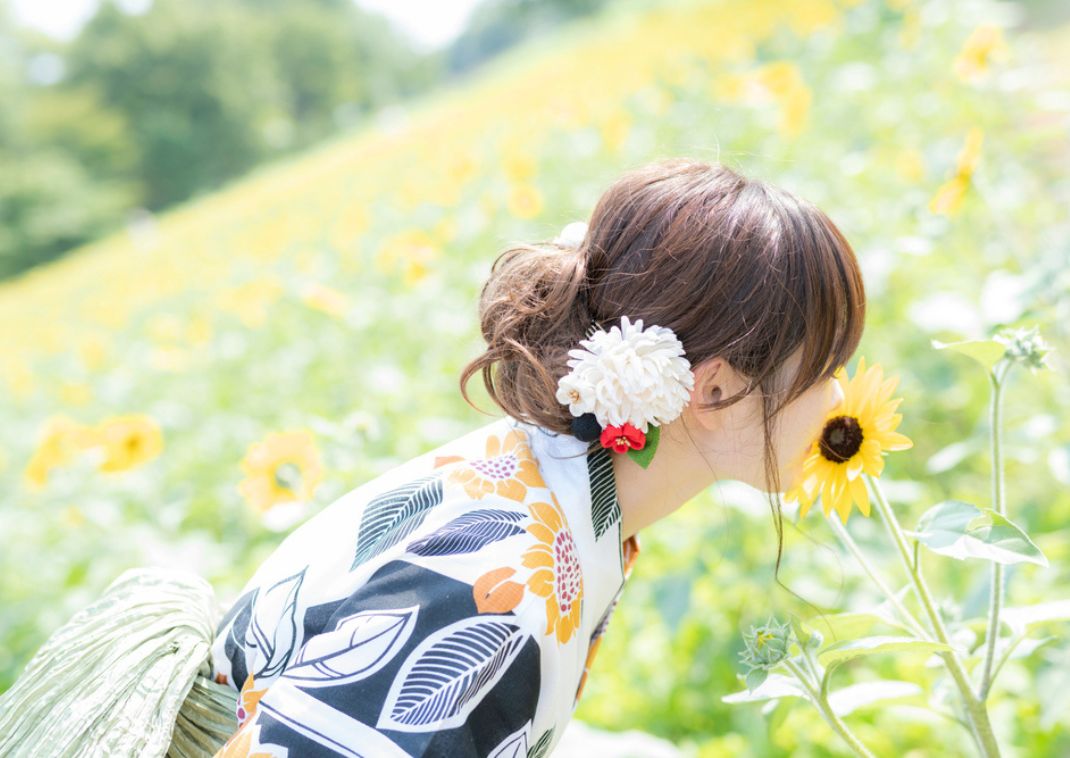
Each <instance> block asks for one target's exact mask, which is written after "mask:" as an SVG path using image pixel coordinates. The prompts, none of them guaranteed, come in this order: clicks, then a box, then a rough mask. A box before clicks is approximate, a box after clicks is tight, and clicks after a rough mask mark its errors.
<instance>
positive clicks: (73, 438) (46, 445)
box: [24, 415, 98, 489]
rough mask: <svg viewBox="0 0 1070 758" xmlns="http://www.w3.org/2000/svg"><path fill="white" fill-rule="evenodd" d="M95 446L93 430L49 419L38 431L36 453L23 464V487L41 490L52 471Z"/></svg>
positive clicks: (64, 419)
mask: <svg viewBox="0 0 1070 758" xmlns="http://www.w3.org/2000/svg"><path fill="white" fill-rule="evenodd" d="M96 444H98V439H97V435H96V430H95V429H94V428H93V427H91V426H86V425H85V424H82V423H80V422H78V421H75V420H74V419H72V418H70V417H68V416H64V415H55V416H51V417H49V418H48V419H47V420H46V421H45V424H44V429H43V430H42V431H41V434H40V437H39V441H38V444H37V449H36V450H34V452H33V455H32V456H31V458H30V461H29V463H27V464H26V469H25V471H24V476H25V481H26V484H27V485H28V486H29V487H30V488H31V489H41V488H42V487H44V486H45V485H46V484H47V483H48V476H49V473H50V472H51V471H52V469H55V468H59V467H60V466H64V465H66V464H67V463H69V462H71V461H72V460H73V459H74V458H75V457H77V456H78V455H79V454H80V453H81V452H82V451H84V450H87V449H89V448H90V447H93V446H95V445H96Z"/></svg>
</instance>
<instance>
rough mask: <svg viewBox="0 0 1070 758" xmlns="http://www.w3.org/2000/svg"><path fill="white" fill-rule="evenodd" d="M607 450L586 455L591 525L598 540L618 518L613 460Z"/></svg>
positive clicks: (598, 449) (599, 450)
mask: <svg viewBox="0 0 1070 758" xmlns="http://www.w3.org/2000/svg"><path fill="white" fill-rule="evenodd" d="M609 456H610V453H609V448H608V447H600V448H596V449H595V450H592V451H591V452H590V453H588V454H587V474H588V478H589V479H590V482H591V525H592V526H593V527H594V536H595V539H600V538H601V537H602V535H603V534H605V533H606V530H607V529H609V527H611V526H613V524H615V523H616V522H617V520H618V519H619V518H620V515H621V514H620V503H618V502H617V490H616V484H615V482H614V480H613V460H612V459H611V458H610V457H609Z"/></svg>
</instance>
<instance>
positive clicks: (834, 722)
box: [784, 658, 876, 758]
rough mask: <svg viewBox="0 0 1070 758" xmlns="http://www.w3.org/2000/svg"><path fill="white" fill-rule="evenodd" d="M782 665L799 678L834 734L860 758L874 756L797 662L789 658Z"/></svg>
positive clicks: (873, 757) (871, 757)
mask: <svg viewBox="0 0 1070 758" xmlns="http://www.w3.org/2000/svg"><path fill="white" fill-rule="evenodd" d="M784 665H786V666H787V667H788V669H789V670H790V671H791V673H792V674H794V675H795V678H796V679H798V680H799V683H800V684H802V686H803V688H804V689H805V690H806V692H807V694H808V695H810V699H811V702H813V704H814V706H815V707H816V708H817V710H818V711H820V712H821V715H822V716H824V717H825V721H827V722H828V724H829V726H831V727H832V728H833V730H834V731H835V732H836V734H838V735H840V737H841V738H843V741H844V742H846V743H847V745H848V747H850V748H851V750H853V751H854V753H855V755H859V756H862V758H876V757H875V756H874V755H873V753H871V752H870V751H869V749H868V748H867V747H866V746H865V745H863V744H862V741H861V740H859V739H858V737H856V736H855V735H854V733H853V732H852V731H851V730H850V729H848V728H847V724H845V723H843V719H841V718H840V717H839V716H838V715H836V712H835V711H834V710H832V706H831V705H830V704H829V701H828V698H827V697H825V696H823V695H822V694H821V693H820V692H819V691H818V688H817V683H816V682H813V681H812V680H811V679H810V677H809V676H808V675H807V673H806V671H804V670H803V669H802V668H801V667H800V666H799V664H797V663H796V662H795V661H793V660H792V659H791V658H785V659H784Z"/></svg>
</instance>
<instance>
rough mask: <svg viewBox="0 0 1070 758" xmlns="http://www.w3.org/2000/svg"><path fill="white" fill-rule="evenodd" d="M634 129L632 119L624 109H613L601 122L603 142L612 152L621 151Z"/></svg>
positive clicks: (599, 129) (600, 131) (600, 129)
mask: <svg viewBox="0 0 1070 758" xmlns="http://www.w3.org/2000/svg"><path fill="white" fill-rule="evenodd" d="M631 130H632V119H631V117H630V116H629V115H628V113H627V112H626V111H624V110H620V109H618V110H615V111H613V112H612V113H611V114H610V115H609V116H608V117H607V118H606V119H605V120H603V121H602V122H601V124H599V128H598V131H599V133H600V134H601V135H602V144H603V145H605V147H606V149H607V150H609V151H610V152H612V153H616V152H619V151H620V149H621V146H623V145H624V141H625V140H626V139H627V138H628V134H629V133H631Z"/></svg>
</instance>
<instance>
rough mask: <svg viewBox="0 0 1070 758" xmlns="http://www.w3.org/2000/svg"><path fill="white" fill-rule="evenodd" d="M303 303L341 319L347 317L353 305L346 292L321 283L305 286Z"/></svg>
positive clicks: (302, 292)
mask: <svg viewBox="0 0 1070 758" xmlns="http://www.w3.org/2000/svg"><path fill="white" fill-rule="evenodd" d="M301 301H302V302H303V303H304V304H305V305H307V306H308V307H309V308H314V309H316V310H318V311H322V312H323V313H326V314H327V315H328V316H334V317H335V318H339V319H340V318H343V317H344V316H345V315H346V313H347V312H348V311H349V308H350V305H351V304H350V301H349V297H348V296H347V295H346V294H345V293H344V292H341V291H339V290H336V289H335V288H334V287H329V286H327V285H326V284H322V283H320V282H312V283H310V284H307V285H305V286H304V287H303V288H302V289H301Z"/></svg>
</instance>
